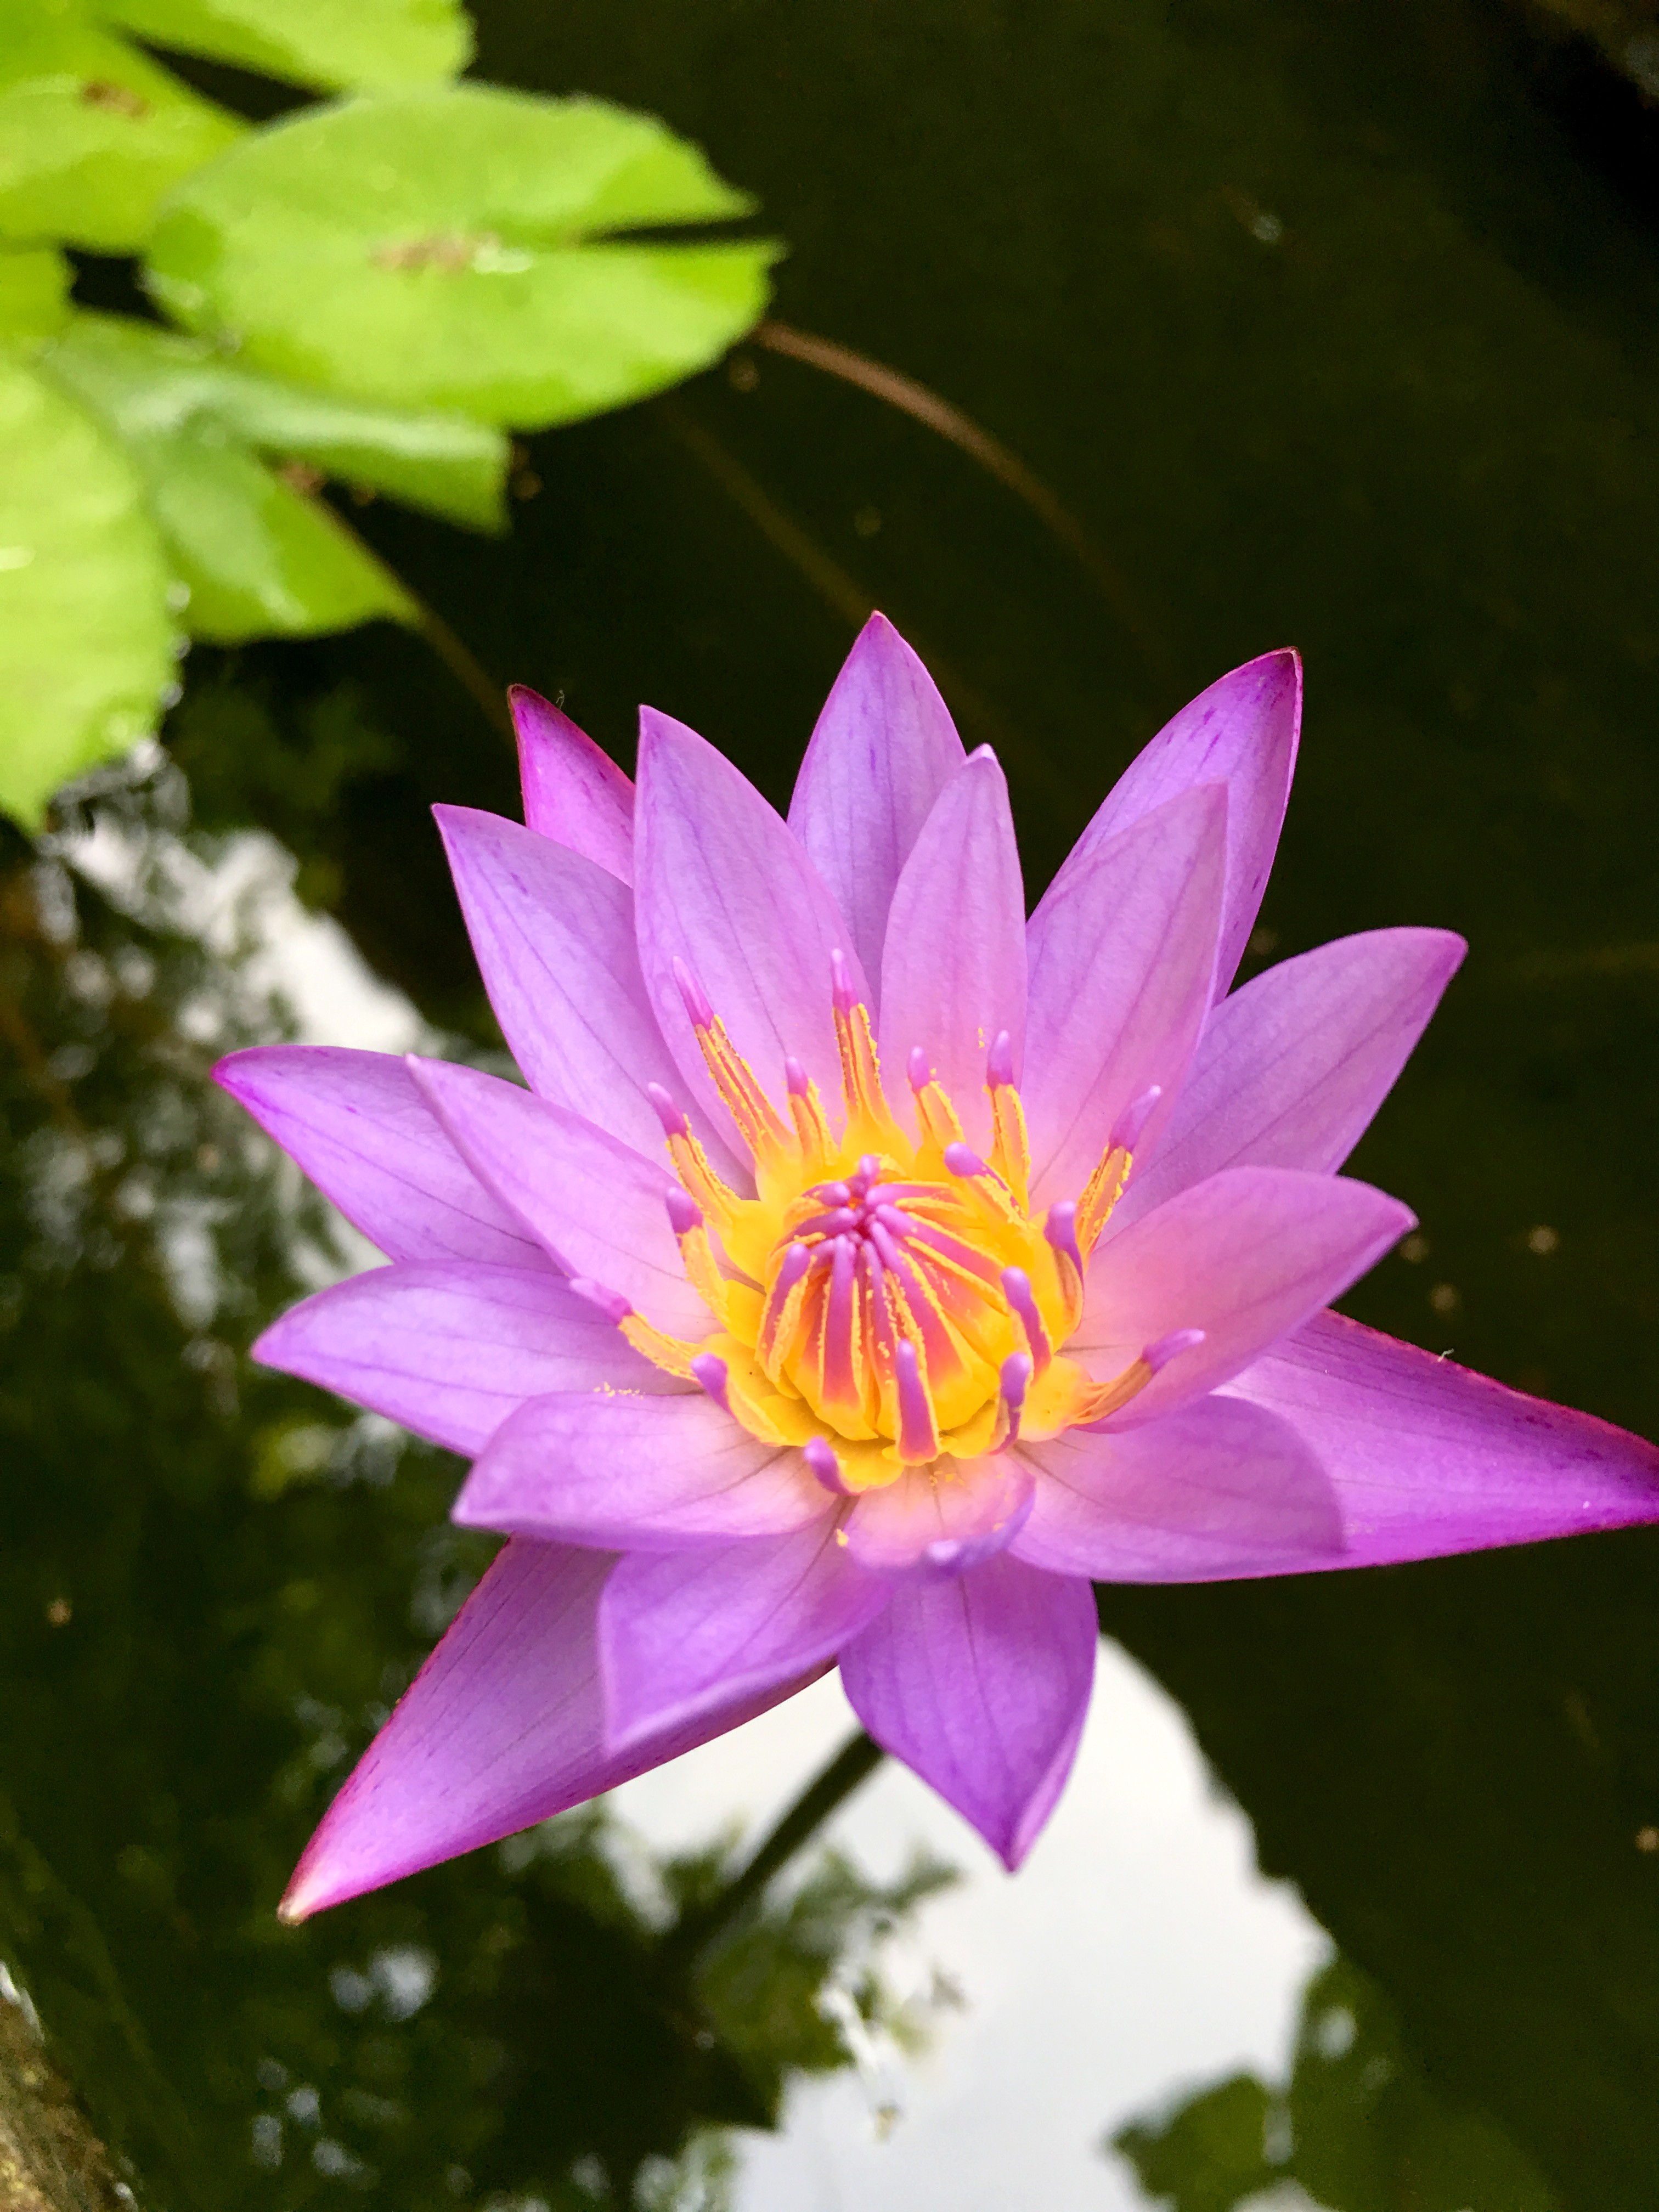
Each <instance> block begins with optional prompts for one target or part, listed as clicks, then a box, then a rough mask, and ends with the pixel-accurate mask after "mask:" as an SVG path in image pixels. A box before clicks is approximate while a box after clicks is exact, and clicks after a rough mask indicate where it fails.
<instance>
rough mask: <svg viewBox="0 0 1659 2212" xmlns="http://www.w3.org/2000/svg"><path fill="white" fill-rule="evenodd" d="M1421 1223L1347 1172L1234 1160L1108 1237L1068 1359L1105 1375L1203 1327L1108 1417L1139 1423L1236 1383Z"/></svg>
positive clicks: (1116, 1423) (1092, 1271) (1126, 1424)
mask: <svg viewBox="0 0 1659 2212" xmlns="http://www.w3.org/2000/svg"><path fill="white" fill-rule="evenodd" d="M1411 1227H1413V1215H1412V1213H1411V1212H1410V1210H1409V1209H1408V1208H1407V1207H1406V1206H1401V1203H1400V1201H1399V1200H1398V1199H1395V1198H1390V1197H1389V1195H1388V1194H1387V1193H1386V1192H1385V1191H1380V1190H1373V1189H1372V1188H1371V1186H1370V1184H1369V1183H1364V1182H1354V1181H1352V1179H1351V1178H1349V1177H1348V1176H1317V1175H1299V1174H1297V1173H1295V1172H1294V1171H1293V1170H1291V1169H1289V1168H1227V1169H1225V1170H1223V1171H1222V1173H1221V1174H1219V1175H1216V1176H1211V1177H1210V1178H1209V1180H1208V1181H1207V1182H1200V1183H1194V1185H1193V1186H1192V1188H1190V1189H1188V1190H1183V1191H1181V1192H1179V1193H1178V1194H1176V1196H1175V1197H1174V1198H1172V1199H1170V1200H1168V1202H1167V1203H1166V1204H1164V1205H1163V1206H1159V1208H1158V1211H1157V1212H1156V1213H1149V1214H1147V1215H1146V1216H1145V1218H1143V1219H1141V1220H1139V1221H1137V1222H1135V1223H1134V1224H1133V1225H1132V1226H1131V1227H1130V1228H1127V1229H1126V1230H1125V1231H1124V1232H1123V1234H1122V1235H1121V1237H1113V1238H1112V1239H1111V1240H1110V1242H1109V1243H1103V1245H1102V1246H1101V1247H1100V1249H1098V1250H1097V1252H1096V1254H1095V1256H1094V1259H1093V1261H1091V1265H1090V1268H1089V1279H1088V1286H1087V1291H1086V1296H1085V1304H1084V1312H1083V1320H1082V1322H1081V1324H1080V1325H1079V1328H1078V1331H1077V1334H1076V1335H1075V1336H1074V1337H1073V1339H1072V1340H1071V1342H1070V1343H1069V1344H1068V1345H1067V1346H1066V1354H1067V1357H1068V1358H1075V1359H1077V1360H1079V1362H1080V1363H1081V1364H1082V1365H1083V1366H1085V1368H1086V1369H1087V1370H1089V1372H1090V1373H1091V1374H1092V1375H1093V1376H1096V1377H1097V1379H1098V1380H1100V1381H1102V1382H1107V1381H1109V1380H1110V1379H1111V1378H1112V1377H1113V1376H1116V1375H1118V1374H1121V1372H1122V1370H1124V1369H1125V1368H1126V1367H1127V1366H1129V1365H1130V1364H1132V1363H1133V1361H1135V1360H1136V1359H1138V1358H1139V1357H1140V1355H1141V1353H1142V1352H1144V1351H1146V1349H1147V1348H1148V1347H1149V1346H1161V1345H1163V1344H1164V1342H1165V1340H1168V1339H1170V1338H1174V1337H1176V1336H1177V1334H1179V1333H1180V1332H1182V1331H1185V1330H1188V1329H1201V1330H1202V1331H1203V1332H1204V1340H1203V1341H1202V1343H1200V1344H1198V1345H1195V1346H1193V1347H1191V1348H1190V1349H1188V1350H1185V1351H1182V1352H1180V1353H1179V1354H1178V1356H1176V1357H1175V1358H1171V1359H1170V1361H1169V1363H1168V1364H1167V1365H1164V1366H1161V1367H1160V1368H1159V1370H1158V1373H1156V1374H1155V1375H1154V1376H1153V1377H1152V1381H1151V1382H1150V1383H1147V1385H1146V1388H1145V1389H1143V1390H1141V1391H1140V1392H1139V1394H1138V1395H1136V1396H1135V1397H1133V1398H1132V1399H1131V1400H1130V1401H1129V1402H1128V1403H1127V1406H1125V1407H1123V1409H1122V1411H1121V1413H1114V1414H1113V1415H1111V1416H1110V1421H1111V1425H1112V1426H1113V1427H1114V1428H1117V1429H1131V1428H1138V1427H1139V1426H1140V1425H1142V1424H1143V1423H1144V1422H1146V1421H1151V1420H1156V1419H1158V1417H1159V1416H1160V1415H1161V1414H1164V1413H1171V1412H1173V1411H1174V1409H1175V1407H1177V1406H1179V1405H1182V1404H1184V1403H1185V1402H1186V1401H1188V1399H1190V1398H1193V1397H1195V1396H1197V1395H1199V1393H1200V1392H1201V1391H1205V1390H1213V1389H1216V1388H1217V1386H1218V1384H1220V1383H1225V1382H1227V1381H1228V1380H1230V1378H1231V1376H1235V1375H1237V1373H1238V1372H1239V1370H1241V1369H1242V1368H1243V1367H1245V1366H1247V1365H1248V1364H1249V1362H1250V1361H1251V1360H1253V1359H1255V1358H1258V1357H1259V1356H1260V1355H1261V1353H1262V1352H1265V1351H1267V1349H1268V1348H1269V1346H1272V1345H1273V1343H1274V1342H1275V1341H1276V1340H1277V1339H1279V1337H1281V1336H1285V1335H1288V1334H1290V1332H1291V1330H1292V1329H1295V1328H1300V1327H1301V1325H1302V1323H1303V1322H1304V1321H1306V1320H1307V1319H1308V1318H1309V1316H1310V1315H1312V1314H1314V1313H1316V1312H1317V1311H1318V1310H1319V1308H1320V1307H1321V1306H1322V1305H1324V1304H1328V1301H1329V1300H1330V1299H1332V1298H1334V1297H1338V1296H1339V1295H1340V1293H1341V1292H1342V1291H1345V1290H1346V1289H1347V1287H1348V1285H1350V1284H1351V1283H1352V1282H1355V1281H1357V1280H1358V1278H1359V1277H1360V1276H1361V1275H1363V1274H1364V1272H1365V1270H1366V1269H1367V1268H1368V1267H1372V1266H1374V1265H1375V1264H1376V1261H1378V1260H1380V1259H1381V1258H1382V1256H1383V1254H1384V1253H1385V1252H1386V1251H1388V1250H1389V1247H1390V1246H1391V1245H1393V1244H1395V1243H1398V1242H1399V1240H1400V1238H1401V1237H1403V1236H1404V1235H1405V1234H1406V1232H1407V1230H1408V1229H1410V1228H1411Z"/></svg>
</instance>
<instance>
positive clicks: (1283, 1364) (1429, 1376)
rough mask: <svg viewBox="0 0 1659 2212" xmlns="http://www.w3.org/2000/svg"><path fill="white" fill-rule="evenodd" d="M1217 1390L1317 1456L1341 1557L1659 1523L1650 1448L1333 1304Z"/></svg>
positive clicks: (1350, 1559)
mask: <svg viewBox="0 0 1659 2212" xmlns="http://www.w3.org/2000/svg"><path fill="white" fill-rule="evenodd" d="M1228 1392H1229V1395H1231V1396H1234V1397H1237V1398H1240V1399H1243V1400H1248V1401H1249V1402H1250V1403H1251V1404H1253V1405H1255V1406H1259V1407H1266V1408H1267V1410H1268V1411H1269V1412H1271V1413H1277V1414H1278V1415H1279V1416H1280V1417H1281V1418H1282V1419H1285V1420H1286V1421H1288V1422H1290V1423H1291V1425H1293V1426H1294V1427H1295V1428H1296V1429H1297V1431H1298V1433H1299V1434H1300V1435H1301V1436H1302V1437H1304V1438H1305V1439H1306V1441H1307V1442H1308V1443H1309V1444H1310V1445H1311V1447H1312V1448H1313V1449H1314V1450H1315V1451H1316V1452H1317V1453H1318V1455H1319V1457H1320V1459H1321V1460H1322V1462H1324V1466H1325V1468H1326V1471H1327V1473H1328V1474H1329V1476H1330V1479H1331V1481H1332V1483H1333V1485H1334V1487H1335V1491H1336V1495H1337V1498H1338V1500H1339V1502H1340V1505H1341V1508H1342V1521H1343V1527H1344V1530H1345V1534H1346V1564H1349V1565H1379V1564H1382V1563H1383V1562H1386V1561H1389V1560H1392V1559H1436V1558H1438V1557H1440V1556H1442V1555H1443V1554H1444V1553H1449V1552H1474V1551H1480V1550H1482V1549H1484V1548H1485V1547H1486V1546H1488V1545H1493V1544H1534V1543H1537V1542H1539V1541H1541V1539H1542V1538H1544V1537H1547V1536H1571V1535H1577V1534H1580V1533H1582V1532H1583V1530H1585V1529H1589V1528H1628V1527H1631V1526H1632V1525H1634V1524H1636V1523H1638V1522H1653V1521H1659V1446H1656V1445H1654V1444H1651V1443H1646V1442H1645V1441H1644V1439H1643V1438H1642V1437H1633V1436H1630V1435H1628V1434H1627V1433H1626V1431H1624V1430H1623V1429H1616V1428H1614V1427H1613V1425H1612V1424H1611V1423H1610V1422H1607V1421H1599V1420H1597V1419H1595V1417H1594V1416H1593V1415H1591V1414H1589V1413H1574V1412H1573V1411H1572V1410H1571V1408H1570V1407H1565V1406H1551V1405H1547V1404H1546V1403H1545V1401H1543V1400H1542V1399H1540V1398H1528V1397H1527V1396H1526V1395H1524V1394H1523V1393H1522V1392H1521V1391H1519V1390H1508V1389H1504V1385H1503V1384H1502V1383H1493V1382H1490V1381H1488V1379H1487V1378H1486V1376H1484V1375H1472V1374H1471V1373H1470V1372H1469V1370H1468V1369H1467V1368H1464V1367H1455V1366H1453V1364H1451V1362H1450V1361H1449V1360H1447V1359H1437V1358H1435V1357H1434V1355H1433V1354H1432V1353H1431V1352H1423V1351H1420V1350H1419V1348H1418V1346H1416V1345H1413V1344H1397V1343H1395V1340H1393V1338H1391V1337H1387V1336H1383V1335H1380V1334H1378V1333H1377V1332H1376V1330H1375V1329H1370V1328H1364V1327H1362V1326H1361V1324H1360V1323H1359V1322H1356V1321H1349V1320H1347V1319H1346V1318H1345V1317H1344V1316H1342V1315H1340V1314H1334V1313H1326V1314H1320V1315H1318V1316H1316V1318H1315V1319H1314V1320H1313V1321H1311V1322H1309V1323H1308V1325H1307V1326H1306V1327H1305V1328H1302V1329H1300V1330H1298V1331H1297V1334H1296V1335H1295V1336H1293V1337H1291V1339H1290V1340H1288V1341H1286V1342H1285V1343H1282V1344H1279V1345H1278V1346H1275V1347H1274V1349H1273V1352H1271V1353H1270V1354H1269V1355H1268V1356H1267V1358H1263V1359H1258V1360H1257V1361H1256V1362H1255V1364H1254V1365H1253V1366H1251V1367H1249V1368H1247V1369H1246V1370H1245V1371H1244V1372H1243V1374H1242V1375H1241V1376H1239V1377H1238V1378H1237V1381H1236V1382H1234V1383H1231V1384H1229V1386H1228ZM1331 1564H1335V1563H1334V1562H1333V1563H1331Z"/></svg>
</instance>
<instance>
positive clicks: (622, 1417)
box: [454, 1392, 831, 1552]
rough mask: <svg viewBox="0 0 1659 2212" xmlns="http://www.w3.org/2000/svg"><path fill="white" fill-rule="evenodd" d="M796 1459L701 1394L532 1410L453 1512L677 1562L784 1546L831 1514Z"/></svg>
mask: <svg viewBox="0 0 1659 2212" xmlns="http://www.w3.org/2000/svg"><path fill="white" fill-rule="evenodd" d="M829 1510H831V1509H830V1502H829V1498H828V1497H827V1496H826V1494H825V1492H824V1491H823V1486H821V1485H820V1484H819V1483H818V1482H817V1481H816V1480H814V1479H813V1477H812V1475H811V1474H809V1472H808V1471H807V1467H806V1462H805V1460H804V1459H803V1458H802V1457H801V1455H800V1454H799V1452H798V1451H793V1450H789V1449H780V1448H779V1447H778V1446H777V1445H775V1444H763V1443H757V1442H756V1440H755V1438H754V1437H751V1436H750V1435H749V1433H748V1432H747V1431H746V1430H744V1429H740V1428H739V1427H738V1425H737V1423H736V1422H735V1421H734V1420H733V1419H732V1417H731V1415H730V1414H729V1413H726V1412H724V1411H723V1410H722V1409H721V1407H719V1406H717V1405H716V1404H715V1403H714V1400H713V1399H712V1398H706V1397H704V1396H703V1395H702V1393H701V1392H696V1393H694V1394H692V1395H687V1396H684V1397H655V1398H633V1397H628V1396H625V1395H615V1396H612V1395H599V1394H589V1395H585V1396H583V1395H575V1394H574V1393H573V1394H569V1395H564V1396H557V1397H550V1398H532V1400H531V1401H530V1403H529V1404H528V1405H527V1406H521V1407H520V1409H519V1411H518V1412H517V1413H514V1414H513V1415H512V1416H511V1417H510V1418H509V1419H507V1420H506V1421H504V1422H503V1423H502V1425H501V1427H500V1428H499V1429H497V1430H496V1431H495V1435H494V1436H493V1437H491V1438H490V1440H489V1444H488V1446H487V1447H486V1449H485V1450H484V1452H483V1456H482V1457H481V1458H480V1459H479V1461H478V1462H477V1465H476V1466H475V1467H474V1468H473V1470H472V1472H471V1475H470V1476H469V1477H468V1478H467V1480H466V1484H465V1487H464V1488H463V1490H462V1492H461V1494H460V1496H459V1498H457V1499H456V1501H455V1509H454V1517H455V1519H456V1520H457V1521H459V1522H460V1524H461V1526H462V1527H463V1528H495V1529H498V1530H500V1531H501V1534H504V1535H509V1536H535V1537H538V1538H541V1539H543V1540H544V1541H559V1542H561V1543H567V1544H593V1545H599V1546H601V1547H607V1548H610V1549H614V1550H619V1551H620V1550H635V1549H637V1550H641V1551H653V1552H657V1551H661V1552H673V1551H679V1550H682V1549H684V1548H685V1547H689V1546H690V1545H693V1544H729V1543H732V1542H734V1541H737V1540H738V1539H739V1538H742V1537H746V1536H783V1535H787V1534H789V1533H790V1532H791V1531H792V1530H793V1529H796V1528H805V1527H806V1526H807V1525H808V1524H809V1523H810V1522H813V1521H817V1520H819V1519H821V1518H823V1516H825V1515H826V1514H827V1513H828V1512H829Z"/></svg>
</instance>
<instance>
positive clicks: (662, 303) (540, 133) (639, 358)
mask: <svg viewBox="0 0 1659 2212" xmlns="http://www.w3.org/2000/svg"><path fill="white" fill-rule="evenodd" d="M749 207H750V202H749V201H748V200H747V199H745V198H744V197H743V196H742V195H741V194H740V193H738V192H736V191H732V189H731V188H730V187H729V186H728V185H725V184H723V183H722V182H721V181H720V179H719V178H718V177H717V176H716V175H715V174H714V172H713V171H712V170H711V169H710V168H709V167H708V163H707V162H706V161H705V160H704V159H703V157H702V155H701V153H699V152H698V150H697V149H696V148H695V147H693V146H690V145H688V144H686V143H684V141H683V140H680V139H678V138H676V137H673V136H672V134H671V132H669V131H667V130H665V128H664V126H663V125H661V124H659V123H658V122H656V121H654V120H653V118H649V117H647V116H640V115H632V114H629V113H626V112H623V111H622V110H620V109H618V108H614V107H611V106H606V105H605V103H604V102H602V101H599V100H538V99H533V98H532V97H530V96H528V95H526V94H518V93H510V92H503V91H500V90H497V89H495V88H490V87H487V86H479V85H463V86H452V87H447V88H442V89H438V90H431V91H423V92H410V93H398V94H380V95H375V96H371V97H368V98H365V99H362V100H352V101H348V102H343V103H341V104H339V105H337V106H331V107H326V108H322V109H313V110H311V111H309V112H306V113H304V114H302V115H300V116H298V117H296V118H295V119H293V120H292V121H290V122H286V123H283V124H280V125H276V127H275V128H273V129H271V130H269V131H261V132H259V133H258V135H257V136H256V137H250V138H247V139H245V140H244V141H243V142H242V143H241V144H240V145H239V146H237V147H236V148H234V149H233V150H232V151H231V152H230V153H228V155H225V156H224V157H223V158H222V159H221V160H220V161H216V162H215V163H214V164H213V165H212V167H210V168H208V169H205V170H204V171H203V172H202V173H200V174H199V175H197V176H194V177H191V178H190V179H188V180H187V181H186V182H185V183H184V184H183V185H180V186H179V189H178V190H177V191H175V192H174V193H173V196H172V197H171V198H170V199H169V201H168V203H167V208H166V210H164V212H163V214H162V216H161V220H160V222H159V223H158V225H157V228H156V234H155V240H154V242H153V245H152V248H151V253H150V264H149V268H150V281H151V283H152V284H153V286H154V289H155V292H156V295H157V296H158V297H159V298H160V299H161V300H162V301H164V303H165V304H166V305H167V307H168V308H169V309H170V310H171V311H172V312H173V313H174V314H175V315H177V316H178V317H179V319H181V320H182V321H184V322H185V323H187V324H189V325H191V326H192V327H193V328H196V329H198V330H209V331H218V332H220V333H222V334H224V335H225V336H227V337H229V338H231V339H232V340H233V341H234V343H236V345H237V346H238V347H239V349H240V352H241V356H242V357H243V358H244V359H246V361H247V362H250V363H251V364H252V365H254V366H256V367H258V368H264V369H267V370H270V371H272V372H274V373H276V374H279V375H284V376H291V377H294V378H296V379H298V380H301V381H302V382H306V383H315V384H325V385H331V386H335V387H337V388H338V389H340V390H342V391H347V392H354V393H356V394H357V395H359V396H360V397H362V398H368V399H374V400H378V401H381V402H385V403H387V404H391V405H393V406H402V407H420V406H428V407H453V408H457V409H460V410H464V411H466V412H469V413H471V414H474V415H477V416H482V417H483V419H485V420H486V421H489V422H501V423H514V424H518V425H520V426H523V427H526V428H533V427H540V426H543V425H545V424H548V423H552V422H568V421H572V420H574V419H575V418H577V417H579V416H584V415H591V414H594V413H597V412H599V410H602V409H605V408H607V407H616V406H620V405H622V404H625V403H626V402H627V401H629V400H632V399H637V398H642V397H643V396H644V395H646V394H647V393H648V392H657V391H660V390H661V389H662V388H663V387H664V386H666V385H670V384H672V383H674V382H675V381H677V380H678V379H679V378H681V377H683V376H685V375H688V374H690V373H691V372H692V371H694V370H696V369H698V368H703V367H706V366H707V364H708V362H711V361H713V360H714V359H716V358H717V357H718V356H720V354H721V353H722V352H723V351H724V350H725V349H726V347H727V346H728V345H730V344H731V343H732V340H733V339H735V338H737V337H739V336H740V335H741V334H742V332H743V331H745V330H747V329H748V328H750V326H751V325H752V324H753V323H754V322H755V321H756V320H757V319H758V317H759V316H760V314H761V313H762V312H763V308H764V307H765V304H766V297H767V276H766V271H767V269H768V267H769V264H770V263H771V262H772V260H773V259H775V256H776V251H777V249H776V248H775V246H770V245H769V244H767V243H765V242H764V241H758V240H744V241H742V242H732V243H719V244H708V243H702V242H699V243H696V244H690V245H684V246H676V245H671V244H670V245H659V244H655V243H649V244H647V243H643V242H641V243H633V242H628V241H624V240H619V239H617V238H616V237H614V236H613V235H612V234H615V233H617V232H621V231H626V230H629V229H637V228H643V227H647V226H648V227H650V228H667V227H670V226H673V225H678V224H685V223H697V224H702V223H707V222H715V221H720V220H722V219H725V218H727V217H730V216H738V215H743V214H745V213H746V212H748V210H749Z"/></svg>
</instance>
